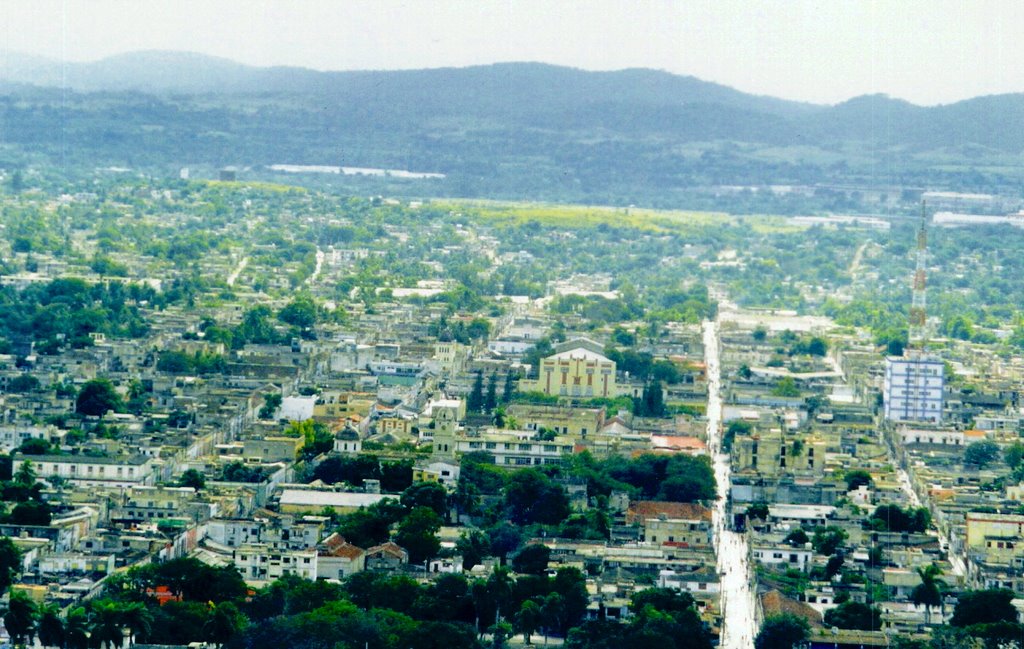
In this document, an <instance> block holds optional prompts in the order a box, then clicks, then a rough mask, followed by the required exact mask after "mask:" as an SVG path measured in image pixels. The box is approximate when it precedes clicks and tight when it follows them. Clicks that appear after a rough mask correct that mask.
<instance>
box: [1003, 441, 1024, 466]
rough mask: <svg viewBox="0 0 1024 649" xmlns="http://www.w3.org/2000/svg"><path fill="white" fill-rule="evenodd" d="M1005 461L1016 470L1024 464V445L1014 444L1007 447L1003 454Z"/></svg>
mask: <svg viewBox="0 0 1024 649" xmlns="http://www.w3.org/2000/svg"><path fill="white" fill-rule="evenodd" d="M1003 459H1004V460H1005V461H1006V464H1007V465H1008V466H1009V467H1010V468H1011V469H1016V468H1017V467H1019V466H1020V465H1021V464H1022V463H1024V444H1022V443H1020V442H1014V443H1013V444H1010V445H1009V446H1007V447H1006V450H1005V451H1004V452H1003Z"/></svg>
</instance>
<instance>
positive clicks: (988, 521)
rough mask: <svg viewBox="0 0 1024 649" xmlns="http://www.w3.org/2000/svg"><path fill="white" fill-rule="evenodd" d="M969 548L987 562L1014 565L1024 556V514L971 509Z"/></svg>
mask: <svg viewBox="0 0 1024 649" xmlns="http://www.w3.org/2000/svg"><path fill="white" fill-rule="evenodd" d="M967 551H968V553H969V554H970V555H971V556H972V557H977V558H979V559H981V560H982V561H983V562H984V563H988V564H994V565H1003V566H1008V565H1012V564H1014V563H1015V562H1014V559H1016V558H1018V557H1024V516H1021V515H1020V514H985V513H981V512H968V513H967Z"/></svg>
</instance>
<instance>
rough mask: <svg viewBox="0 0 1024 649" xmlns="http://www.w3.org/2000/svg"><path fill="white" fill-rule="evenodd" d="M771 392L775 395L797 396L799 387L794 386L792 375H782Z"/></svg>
mask: <svg viewBox="0 0 1024 649" xmlns="http://www.w3.org/2000/svg"><path fill="white" fill-rule="evenodd" d="M772 394H773V395H775V396H777V397H799V396H800V389H799V388H798V387H796V381H794V380H793V377H792V376H784V377H782V378H781V379H779V382H778V383H776V384H775V387H774V388H772Z"/></svg>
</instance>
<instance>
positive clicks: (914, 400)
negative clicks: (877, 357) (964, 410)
mask: <svg viewBox="0 0 1024 649" xmlns="http://www.w3.org/2000/svg"><path fill="white" fill-rule="evenodd" d="M945 385H946V377H945V366H944V365H943V363H942V361H941V360H939V359H936V358H931V357H927V356H890V357H888V358H886V359H885V386H884V394H883V396H884V399H885V418H886V419H887V420H888V421H894V422H918V423H932V424H939V423H941V422H942V392H943V390H944V389H945Z"/></svg>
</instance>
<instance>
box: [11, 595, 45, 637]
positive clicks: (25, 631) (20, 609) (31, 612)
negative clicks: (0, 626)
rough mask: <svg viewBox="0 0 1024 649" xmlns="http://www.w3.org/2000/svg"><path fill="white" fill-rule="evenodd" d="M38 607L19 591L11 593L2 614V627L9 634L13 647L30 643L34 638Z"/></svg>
mask: <svg viewBox="0 0 1024 649" xmlns="http://www.w3.org/2000/svg"><path fill="white" fill-rule="evenodd" d="M38 618H39V607H37V606H36V603H35V602H33V601H32V600H31V599H30V598H29V596H28V595H26V594H25V593H23V592H21V591H11V598H10V601H9V602H8V604H7V613H5V614H4V626H5V627H6V628H7V633H9V634H11V639H12V640H14V644H15V646H18V645H22V646H24V645H25V644H26V643H30V642H31V641H32V639H33V638H35V636H36V620H37V619H38Z"/></svg>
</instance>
